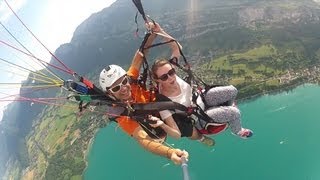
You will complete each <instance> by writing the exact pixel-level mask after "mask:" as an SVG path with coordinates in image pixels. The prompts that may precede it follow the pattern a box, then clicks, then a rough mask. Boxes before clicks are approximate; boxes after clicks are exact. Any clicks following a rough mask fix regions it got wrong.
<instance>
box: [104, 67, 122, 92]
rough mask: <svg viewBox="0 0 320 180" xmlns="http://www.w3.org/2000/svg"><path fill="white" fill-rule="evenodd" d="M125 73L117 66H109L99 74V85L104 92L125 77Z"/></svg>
mask: <svg viewBox="0 0 320 180" xmlns="http://www.w3.org/2000/svg"><path fill="white" fill-rule="evenodd" d="M126 74H127V72H126V71H125V70H124V69H122V67H120V66H118V65H109V66H107V67H106V68H104V69H103V70H102V71H101V73H100V78H99V83H100V86H101V88H102V90H103V91H104V92H106V91H107V88H108V87H110V86H111V85H112V84H113V83H114V82H116V81H117V80H118V79H119V78H121V77H122V76H124V75H126Z"/></svg>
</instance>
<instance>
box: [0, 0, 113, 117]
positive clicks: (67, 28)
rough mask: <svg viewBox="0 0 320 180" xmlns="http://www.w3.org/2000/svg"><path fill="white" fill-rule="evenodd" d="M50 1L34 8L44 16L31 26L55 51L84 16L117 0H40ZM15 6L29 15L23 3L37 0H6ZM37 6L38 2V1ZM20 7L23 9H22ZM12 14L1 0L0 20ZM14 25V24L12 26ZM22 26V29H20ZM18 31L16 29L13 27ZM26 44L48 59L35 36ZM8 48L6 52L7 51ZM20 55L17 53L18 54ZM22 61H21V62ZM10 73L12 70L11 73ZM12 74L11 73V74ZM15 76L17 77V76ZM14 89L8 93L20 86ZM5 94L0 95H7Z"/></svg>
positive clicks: (69, 36)
mask: <svg viewBox="0 0 320 180" xmlns="http://www.w3.org/2000/svg"><path fill="white" fill-rule="evenodd" d="M41 1H47V3H44V4H46V7H37V8H35V10H37V11H41V19H39V18H35V20H36V22H32V23H35V24H33V26H31V24H29V28H30V29H31V31H33V33H34V34H35V35H36V36H37V37H38V38H39V39H40V41H41V42H42V43H43V44H44V45H46V46H47V48H48V49H49V50H50V51H51V52H54V51H55V50H56V48H58V46H59V45H61V44H63V43H68V42H70V40H71V38H72V36H73V32H74V31H75V29H76V27H77V26H78V25H80V23H82V22H83V21H84V20H85V19H87V18H88V17H89V16H90V15H91V14H92V13H95V12H98V11H100V10H102V9H103V8H105V7H108V6H110V5H111V4H112V3H113V2H115V0H80V1H79V0H67V1H66V0H41ZM7 2H8V3H9V5H10V6H11V7H12V8H13V10H14V11H15V12H16V13H17V14H18V15H19V16H20V18H21V19H26V18H25V17H23V16H21V14H23V13H22V12H24V11H23V10H24V9H23V7H24V6H25V5H26V4H27V3H29V2H30V3H32V2H33V3H34V2H36V1H28V0H7ZM35 6H36V5H35ZM19 11H20V13H19ZM11 16H13V14H12V12H11V10H10V9H9V8H8V7H7V5H6V3H5V2H4V0H1V1H0V21H1V22H2V23H4V22H6V21H8V20H10V17H11ZM12 27H14V26H12ZM19 30H21V29H19ZM13 31H17V30H15V29H14V30H13ZM21 34H28V33H27V30H24V32H21ZM24 44H25V45H26V46H27V47H32V48H33V49H32V50H31V51H32V52H33V53H34V54H35V56H36V57H39V58H40V59H42V60H46V61H49V60H50V54H49V53H48V52H47V51H46V50H44V49H43V48H42V47H41V45H39V43H38V42H37V41H35V39H33V38H30V39H28V42H24ZM8 54H9V52H7V55H8ZM11 57H12V56H11ZM16 58H17V57H16ZM18 59H19V58H18ZM27 61H28V62H29V63H30V64H35V63H34V62H32V61H31V60H30V59H28V60H27ZM20 63H21V62H20ZM7 75H8V76H9V75H11V76H12V74H10V73H8V74H7ZM11 78H12V77H11ZM11 78H10V77H8V80H1V81H2V83H3V82H10V79H11ZM15 78H16V77H15ZM10 90H11V92H10V93H8V94H16V91H17V90H18V89H13V88H11V89H10ZM1 92H7V91H6V90H3V89H0V93H1ZM4 96H5V95H3V94H2V95H0V98H1V97H4ZM7 104H8V102H7V101H6V102H1V101H0V121H1V120H2V113H3V112H2V111H3V109H4V108H5V106H6V105H7Z"/></svg>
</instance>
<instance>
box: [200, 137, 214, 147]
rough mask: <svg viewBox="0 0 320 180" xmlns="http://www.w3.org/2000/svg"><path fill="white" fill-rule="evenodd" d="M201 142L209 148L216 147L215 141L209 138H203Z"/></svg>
mask: <svg viewBox="0 0 320 180" xmlns="http://www.w3.org/2000/svg"><path fill="white" fill-rule="evenodd" d="M199 141H200V142H201V143H203V144H205V145H207V146H214V145H215V141H214V140H213V139H212V138H210V137H207V136H202V138H201V139H199Z"/></svg>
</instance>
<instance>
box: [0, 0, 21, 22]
mask: <svg viewBox="0 0 320 180" xmlns="http://www.w3.org/2000/svg"><path fill="white" fill-rule="evenodd" d="M7 2H8V4H9V5H10V7H11V8H12V9H13V10H14V11H15V12H18V11H19V10H20V9H21V8H23V6H24V5H25V4H26V3H27V0H18V1H17V0H7ZM12 15H13V13H12V12H11V10H10V9H9V8H8V6H7V4H6V2H5V1H4V0H3V1H1V2H0V21H1V22H2V21H7V20H8V19H9V18H10V16H12Z"/></svg>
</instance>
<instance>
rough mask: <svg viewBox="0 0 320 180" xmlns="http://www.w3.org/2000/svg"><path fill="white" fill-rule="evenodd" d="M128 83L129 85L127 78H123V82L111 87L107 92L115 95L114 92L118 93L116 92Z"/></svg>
mask: <svg viewBox="0 0 320 180" xmlns="http://www.w3.org/2000/svg"><path fill="white" fill-rule="evenodd" d="M128 83H129V79H128V77H124V78H123V80H122V81H121V82H120V83H119V84H117V85H116V86H113V87H111V88H109V90H110V91H111V92H112V93H116V92H118V91H119V90H120V89H121V87H122V86H124V85H127V84H128Z"/></svg>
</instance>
